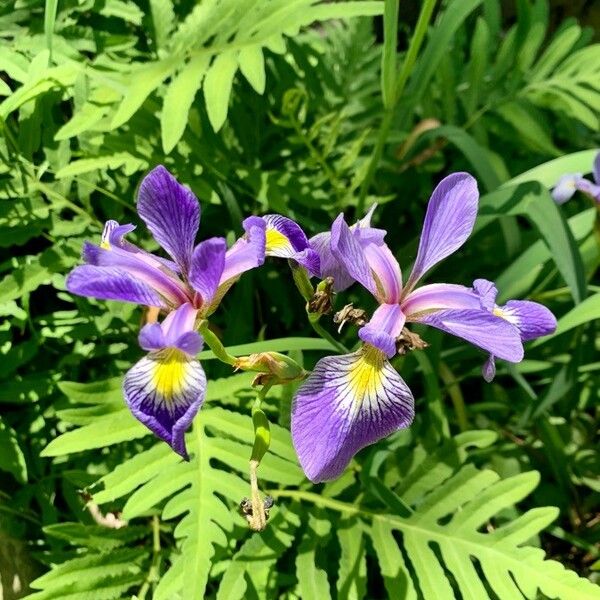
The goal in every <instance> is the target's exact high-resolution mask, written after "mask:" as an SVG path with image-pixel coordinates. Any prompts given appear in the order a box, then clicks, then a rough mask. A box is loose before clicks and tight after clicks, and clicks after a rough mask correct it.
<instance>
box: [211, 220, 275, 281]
mask: <svg viewBox="0 0 600 600" xmlns="http://www.w3.org/2000/svg"><path fill="white" fill-rule="evenodd" d="M243 225H244V230H245V232H246V235H245V236H244V237H242V238H240V239H239V240H237V241H236V242H235V244H233V246H232V247H231V248H229V250H227V252H226V254H225V268H224V269H223V273H222V274H221V280H220V281H219V285H221V284H224V283H225V282H227V281H229V280H231V279H237V278H238V277H239V276H240V275H241V274H242V273H245V272H246V271H249V270H250V269H254V268H256V267H259V266H260V265H262V264H263V263H264V262H265V245H266V233H265V230H266V223H265V222H264V221H263V219H261V218H260V217H248V218H247V219H245V220H244V223H243Z"/></svg>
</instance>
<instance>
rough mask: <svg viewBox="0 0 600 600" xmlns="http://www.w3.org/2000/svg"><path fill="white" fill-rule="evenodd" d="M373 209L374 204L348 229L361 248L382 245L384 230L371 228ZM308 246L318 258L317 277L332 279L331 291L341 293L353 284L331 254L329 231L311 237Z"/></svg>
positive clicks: (343, 267)
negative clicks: (318, 268)
mask: <svg viewBox="0 0 600 600" xmlns="http://www.w3.org/2000/svg"><path fill="white" fill-rule="evenodd" d="M375 208H377V205H376V204H374V205H373V206H372V207H371V208H370V209H369V212H368V213H367V214H366V215H365V216H364V217H363V218H362V219H360V220H358V221H357V222H356V223H354V225H352V226H351V227H350V232H351V233H352V235H353V236H354V238H355V240H356V242H357V243H358V244H359V245H360V246H361V247H366V246H367V245H369V244H375V245H377V246H381V245H382V244H383V243H384V242H383V238H384V237H385V234H386V232H385V230H383V229H375V228H374V227H371V217H372V216H373V212H374V211H375ZM310 245H311V247H312V248H314V249H315V250H316V252H317V253H318V255H319V258H320V272H319V273H318V275H319V276H320V278H321V279H325V278H326V277H332V278H333V289H334V290H335V291H336V292H342V291H344V290H345V289H347V288H349V287H350V286H351V285H352V284H353V283H354V278H353V277H352V275H350V273H349V272H348V270H347V269H346V267H345V266H344V264H343V262H342V261H339V260H338V259H337V258H336V257H335V256H334V254H333V253H332V252H331V231H324V232H322V233H318V234H317V235H315V236H313V237H312V238H310Z"/></svg>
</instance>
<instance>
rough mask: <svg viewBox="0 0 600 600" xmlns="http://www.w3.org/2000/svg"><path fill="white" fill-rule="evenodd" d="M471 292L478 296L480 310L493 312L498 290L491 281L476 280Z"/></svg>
mask: <svg viewBox="0 0 600 600" xmlns="http://www.w3.org/2000/svg"><path fill="white" fill-rule="evenodd" d="M473 291H474V292H475V293H476V294H477V295H478V296H479V298H480V300H481V307H482V308H485V309H486V310H493V309H494V308H495V306H496V297H497V296H498V288H497V287H496V284H495V283H494V282H493V281H488V280H487V279H476V280H475V281H474V282H473Z"/></svg>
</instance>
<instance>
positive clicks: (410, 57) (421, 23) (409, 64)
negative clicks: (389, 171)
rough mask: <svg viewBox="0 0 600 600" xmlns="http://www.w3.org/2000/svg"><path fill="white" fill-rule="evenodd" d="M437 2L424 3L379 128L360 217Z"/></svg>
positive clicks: (360, 200) (361, 197)
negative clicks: (392, 95) (396, 110)
mask: <svg viewBox="0 0 600 600" xmlns="http://www.w3.org/2000/svg"><path fill="white" fill-rule="evenodd" d="M436 1H437V0H425V1H424V2H423V6H422V8H421V14H420V15H419V20H418V21H417V26H416V27H415V32H414V34H413V36H412V39H411V40H410V45H409V47H408V51H407V53H406V56H405V58H404V62H403V63H402V68H401V69H400V72H399V73H398V79H397V80H396V85H395V93H394V98H393V100H392V102H390V105H389V106H388V108H387V109H386V110H385V112H384V115H383V119H382V121H381V125H380V126H379V133H378V135H377V140H376V141H375V147H374V148H373V154H372V155H371V160H370V161H369V167H368V169H367V174H366V175H365V178H364V179H363V182H362V184H361V186H360V193H359V196H358V204H357V207H356V212H357V213H358V215H362V214H363V213H364V212H365V203H366V199H367V193H368V192H369V187H370V186H371V183H372V182H373V177H374V176H375V171H376V170H377V166H378V165H379V161H380V160H381V156H382V154H383V148H384V146H385V143H386V141H387V138H388V134H389V131H390V127H391V126H392V121H393V118H394V111H395V108H396V104H397V103H398V100H399V99H400V98H401V97H402V93H403V92H404V86H405V85H406V82H407V81H408V78H409V77H410V74H411V73H412V71H413V68H414V66H415V61H416V60H417V56H418V54H419V50H420V49H421V45H422V44H423V40H424V39H425V34H426V33H427V27H428V26H429V22H430V21H431V15H432V13H433V9H434V8H435V4H436Z"/></svg>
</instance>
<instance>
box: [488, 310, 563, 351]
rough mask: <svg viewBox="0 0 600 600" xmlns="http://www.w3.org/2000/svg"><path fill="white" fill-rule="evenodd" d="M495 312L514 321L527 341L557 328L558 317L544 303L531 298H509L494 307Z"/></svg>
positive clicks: (523, 339)
mask: <svg viewBox="0 0 600 600" xmlns="http://www.w3.org/2000/svg"><path fill="white" fill-rule="evenodd" d="M494 314H495V315H497V316H499V317H502V318H503V319H506V320H507V321H508V322H509V323H512V324H513V325H514V326H515V327H516V328H517V329H518V330H519V334H520V335H521V340H522V341H524V342H526V341H528V340H533V339H535V338H538V337H542V336H544V335H549V334H550V333H553V332H554V331H555V330H556V317H555V316H554V315H553V314H552V313H551V312H550V311H549V310H548V309H547V308H546V307H545V306H544V305H542V304H539V303H538V302H531V301H530V300H509V301H508V302H507V303H506V304H505V305H504V306H500V307H497V308H495V309H494Z"/></svg>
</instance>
